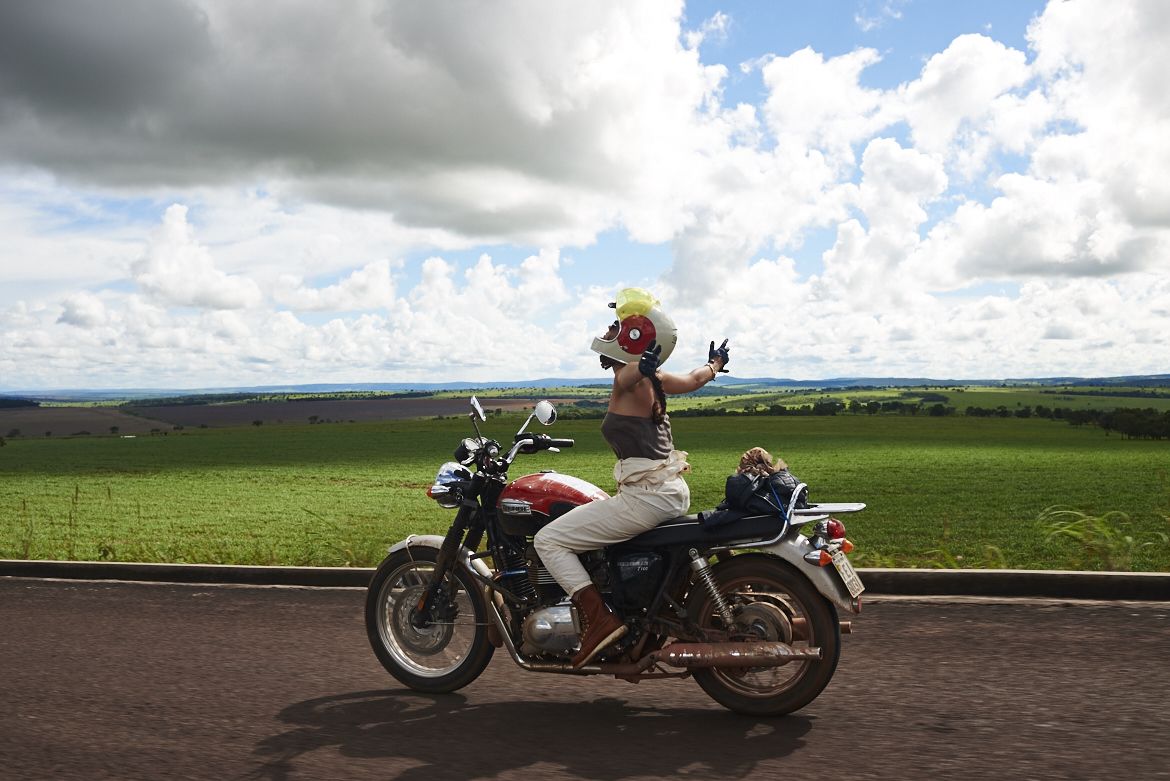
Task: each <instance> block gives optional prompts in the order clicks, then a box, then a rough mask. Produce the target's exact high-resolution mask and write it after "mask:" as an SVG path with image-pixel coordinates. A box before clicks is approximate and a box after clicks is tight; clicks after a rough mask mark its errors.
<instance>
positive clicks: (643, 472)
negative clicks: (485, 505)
mask: <svg viewBox="0 0 1170 781" xmlns="http://www.w3.org/2000/svg"><path fill="white" fill-rule="evenodd" d="M686 455H687V454H686V453H683V452H681V451H675V452H674V453H672V454H671V457H670V458H668V459H664V460H662V461H652V460H650V459H645V458H627V459H624V460H622V461H619V462H618V463H617V465H616V466H615V467H614V477H615V478H616V479H617V481H618V491H617V493H616V494H615V495H614V496H611V497H610V498H608V499H599V500H597V501H594V502H589V503H588V504H583V505H581V506H579V507H575V508H573V509H572V510H570V511H569V512H567V513H565V514H564V515H562V516H561V517H560V518H557V519H556V520H555V521H553V522H552V523H550V524H548V525H547V526H545V527H544V528H543V529H541V530H540V531H538V532H537V533H536V537H535V538H534V540H533V543H534V544H535V546H536V552H537V553H538V554H539V555H540V560H541V561H542V562H544V566H545V568H546V569H547V570H548V571H549V574H550V575H552V576H553V578H555V579H556V581H557V583H559V584H560V586H561V588H563V589H564V590H565V593H566V594H568V595H569V596H572V595H573V594H575V593H577V592H578V591H580V590H581V589H583V588H585V587H586V586H588V585H589V584H590V583H591V582H592V580H591V579H590V578H589V573H588V572H586V571H585V568H584V567H583V566H581V560H580V559H579V558H578V557H577V554H579V553H584V552H586V551H591V550H598V549H599V548H604V547H605V546H607V545H613V544H615V543H618V542H623V541H625V540H628V539H630V538H631V537H636V536H637V535H639V534H641V533H642V532H644V531H649V530H650V529H653V528H654V527H655V526H657V525H658V524H660V523H662V522H663V521H666V520H670V519H671V518H676V517H678V516H680V515H683V514H685V513H686V511H687V510H688V509H689V508H690V506H691V489H690V487H689V486H688V485H687V483H686V481H685V480H683V478H682V476H681V473H682V472H684V471H686V470H687V469H688V468H689V467H688V465H687V463H686V460H685V459H686Z"/></svg>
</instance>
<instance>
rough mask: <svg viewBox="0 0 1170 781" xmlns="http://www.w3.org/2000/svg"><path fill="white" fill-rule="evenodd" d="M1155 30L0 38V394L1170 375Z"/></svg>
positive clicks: (697, 18)
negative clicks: (709, 363) (620, 374)
mask: <svg viewBox="0 0 1170 781" xmlns="http://www.w3.org/2000/svg"><path fill="white" fill-rule="evenodd" d="M1167 40H1170V4H1167V3H1166V2H1164V0H1123V1H1122V2H1110V1H1107V0H1065V1H1060V0H1055V1H1054V2H1050V3H1044V2H1032V1H1030V0H995V1H994V2H988V1H987V0H983V1H981V2H978V3H974V2H972V3H954V2H950V0H833V1H832V2H818V3H798V2H795V1H794V0H777V1H776V2H771V3H751V2H729V3H718V2H712V1H711V0H702V1H701V2H688V3H686V4H685V5H684V4H683V3H681V2H671V1H670V0H638V1H632V0H612V2H603V1H601V0H598V1H596V2H588V3H580V2H569V1H568V0H551V1H547V0H492V2H487V1H486V0H485V1H483V2H476V1H475V0H429V1H428V2H425V3H420V2H415V1H414V0H352V2H346V3H336V4H335V3H320V2H316V1H315V0H278V1H274V2H268V3H238V2H234V0H105V2H102V3H92V2H88V1H87V0H40V2H36V3H6V4H4V7H3V9H2V10H0V236H2V237H3V240H2V241H0V390H3V389H8V390H13V389H47V388H64V387H88V388H129V387H138V388H141V387H169V388H193V387H217V386H240V385H259V384H268V383H287V382H297V383H308V382H374V381H386V382H389V381H420V382H421V381H428V382H438V381H447V380H474V381H480V380H493V379H494V380H519V379H535V378H541V377H597V376H600V375H601V372H600V370H599V369H598V367H597V363H596V356H594V355H593V354H592V353H590V352H589V350H588V345H589V341H590V338H591V336H592V335H593V334H595V333H598V332H600V331H601V330H602V329H603V328H604V326H605V325H606V323H607V322H608V318H609V314H610V313H609V310H607V309H606V302H608V301H610V300H612V297H613V295H614V293H615V292H616V291H617V290H618V289H619V288H620V287H624V286H629V285H637V286H643V287H648V288H650V289H651V290H653V291H654V293H655V294H656V295H657V296H658V297H659V298H660V299H661V300H662V301H663V303H664V305H665V307H666V308H667V310H668V311H669V312H670V313H671V314H672V315H673V317H674V319H675V320H676V322H677V323H678V324H679V328H680V344H679V348H678V350H677V351H676V353H675V357H674V358H672V360H671V362H670V364H668V368H669V367H670V366H674V367H675V368H689V367H690V366H691V365H693V364H698V363H701V362H702V361H704V360H705V359H706V345H707V342H708V341H709V340H710V339H722V338H723V337H725V336H726V337H729V338H730V340H731V347H732V361H731V365H730V367H729V368H731V370H732V371H733V372H734V373H735V374H737V375H740V376H774V377H792V378H799V379H823V378H830V377H848V376H869V377H873V376H878V377H881V376H891V377H892V376H929V377H936V378H995V377H1040V376H1051V375H1069V374H1071V375H1094V376H1096V375H1116V374H1137V373H1163V372H1170V360H1168V359H1170V141H1168V139H1170V90H1168V89H1167V88H1166V79H1167V74H1170V47H1167V46H1165V41H1167Z"/></svg>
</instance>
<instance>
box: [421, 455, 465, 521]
mask: <svg viewBox="0 0 1170 781" xmlns="http://www.w3.org/2000/svg"><path fill="white" fill-rule="evenodd" d="M470 477H471V472H468V471H467V470H466V469H464V468H463V465H462V464H457V463H455V462H454V461H448V462H447V463H445V464H443V465H442V466H441V467H439V472H438V474H436V475H435V482H434V485H432V486H431V487H430V488H429V489H428V490H427V496H429V497H431V498H432V499H434V500H435V501H436V502H438V503H439V505H440V506H441V507H446V508H448V509H451V508H454V507H458V506H459V501H460V499H462V498H463V497H462V496H461V495H460V494H459V493H458V492H457V491H453V490H452V483H456V482H458V481H460V480H467V479H470Z"/></svg>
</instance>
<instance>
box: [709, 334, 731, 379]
mask: <svg viewBox="0 0 1170 781" xmlns="http://www.w3.org/2000/svg"><path fill="white" fill-rule="evenodd" d="M716 358H718V359H719V360H721V361H722V362H723V366H724V368H722V369H720V370H719V371H721V372H723V373H724V374H726V373H727V368H726V367H727V362H728V361H729V360H731V358H730V355H729V354H728V351H727V340H726V339H724V340H723V344H721V345H719V346H718V347H716V346H715V342H714V341H712V342H711V349H710V351H708V353H707V363H712V362H714V361H715V359H716Z"/></svg>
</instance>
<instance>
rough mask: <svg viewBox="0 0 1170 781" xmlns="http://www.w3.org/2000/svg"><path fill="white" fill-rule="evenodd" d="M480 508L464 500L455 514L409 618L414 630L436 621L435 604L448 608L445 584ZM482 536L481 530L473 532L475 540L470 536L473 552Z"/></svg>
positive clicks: (468, 540) (469, 540)
mask: <svg viewBox="0 0 1170 781" xmlns="http://www.w3.org/2000/svg"><path fill="white" fill-rule="evenodd" d="M477 508H478V505H476V504H470V503H465V504H464V505H463V506H462V507H460V508H459V512H458V513H456V515H455V520H454V521H452V523H451V528H450V529H448V530H447V535H446V536H445V537H443V544H442V546H440V548H439V555H438V556H436V557H435V568H434V569H433V570H432V571H431V581H430V583H428V584H427V588H426V591H424V592H423V594H422V596H421V597H419V600H418V604H417V605H416V606H415V609H414V612H413V613H412V615H411V617H410V623H411V625H412V626H414V628H415V629H425V628H426V627H427V626H429V625H430V624H431V622H432V621H434V620H435V608H436V607H438V606H440V605H442V607H443V609H444V610H445V609H447V605H446V604H445V603H446V601H447V597H446V595H445V594H444V587H443V584H444V581H445V580H446V578H447V575H448V573H450V572H451V568H452V567H453V566H454V564H455V561H456V559H457V558H458V553H459V548H460V547H461V546H462V545H463V537H464V535H465V534H466V533H467V529H468V527H469V526H470V525H471V519H472V517H473V516H474V514H475V511H476V509H477ZM482 535H483V532H482V531H481V532H480V533H479V534H475V535H472V536H473V537H474V538H475V539H472V538H471V537H468V539H467V542H469V543H472V545H473V546H472V548H471V549H472V550H473V551H474V550H475V549H476V548H478V547H479V541H480V538H481V537H482Z"/></svg>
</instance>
